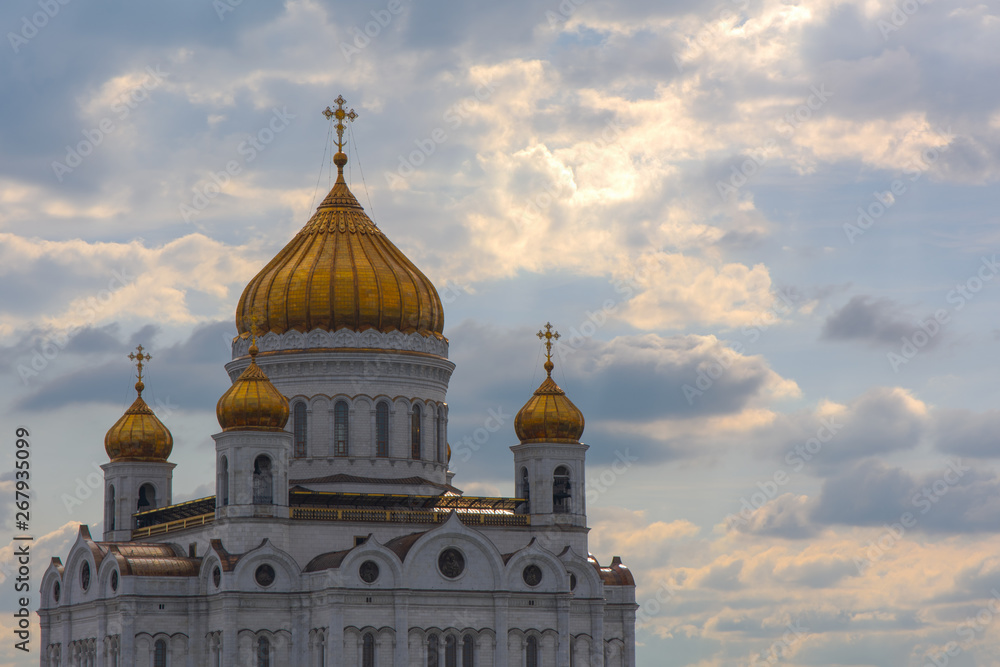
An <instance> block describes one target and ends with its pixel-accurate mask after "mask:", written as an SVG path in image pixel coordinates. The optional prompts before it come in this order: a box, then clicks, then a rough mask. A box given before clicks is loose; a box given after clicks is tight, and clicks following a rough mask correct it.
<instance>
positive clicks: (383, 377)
mask: <svg viewBox="0 0 1000 667" xmlns="http://www.w3.org/2000/svg"><path fill="white" fill-rule="evenodd" d="M337 101H338V104H339V106H338V108H337V109H336V110H330V109H328V110H327V113H328V116H329V115H332V116H334V117H335V118H336V119H337V123H336V127H337V130H338V152H337V154H336V155H335V156H334V162H335V164H336V165H337V168H338V177H337V182H336V184H335V185H334V186H333V189H332V190H331V191H330V193H329V194H328V195H327V197H326V199H324V200H323V202H322V203H321V204H320V205H319V208H318V209H317V210H316V213H315V214H314V215H313V216H312V218H311V219H310V220H309V222H308V223H307V224H306V226H305V227H303V228H302V230H301V231H300V232H299V233H298V234H297V235H296V236H295V238H293V239H292V240H291V242H289V243H288V245H287V246H285V248H284V249H283V250H282V251H281V252H280V253H278V255H277V256H276V257H275V258H274V259H272V260H271V262H270V263H268V264H267V266H265V267H264V268H263V269H262V270H261V271H260V273H258V274H257V276H256V277H255V278H254V279H253V280H252V281H251V282H250V284H249V285H247V287H246V289H245V290H244V291H243V295H242V297H241V298H240V301H239V305H238V307H237V311H236V325H237V329H238V331H239V336H238V337H237V338H235V339H234V341H233V355H232V361H230V362H229V363H228V364H227V365H226V370H227V371H228V372H229V375H230V377H231V378H232V380H233V384H232V386H231V387H230V388H229V389H228V390H227V391H226V393H225V394H224V395H223V396H222V397H221V398H220V399H219V402H218V405H217V407H216V412H217V415H218V418H219V424H220V425H221V427H222V431H221V432H220V433H218V434H216V435H215V436H213V437H214V439H215V445H216V454H215V468H216V494H215V495H214V496H211V497H208V498H202V499H199V500H192V501H189V502H185V503H179V504H172V497H171V493H172V491H171V482H172V472H173V468H174V464H173V463H170V462H169V460H168V457H169V454H170V451H171V449H172V446H173V437H172V436H171V434H170V431H168V430H167V428H166V427H165V426H164V425H163V424H162V423H161V422H160V421H159V420H158V419H157V418H156V416H155V415H154V414H153V412H152V410H150V408H149V407H148V406H147V405H146V403H145V402H144V401H143V399H142V390H143V388H144V385H143V383H142V364H143V362H144V361H146V360H148V359H149V357H148V356H146V355H145V354H144V353H143V350H142V349H141V347H140V348H139V349H138V355H131V356H132V358H133V359H137V360H138V370H139V382H138V383H137V384H136V390H137V392H138V396H137V398H136V400H135V402H134V403H133V404H132V406H131V407H130V408H129V409H128V410H127V411H126V413H125V414H124V415H123V416H122V418H121V419H119V420H118V422H117V423H115V425H114V426H112V428H111V430H109V431H108V433H107V436H106V437H105V449H106V450H107V453H108V456H109V457H110V461H109V462H108V463H106V464H105V465H104V466H102V467H103V469H104V472H105V475H104V478H105V513H104V534H103V539H101V540H96V539H94V537H93V536H92V535H91V533H90V531H89V529H88V527H87V526H81V527H80V533H79V536H78V537H77V539H76V542H75V543H74V545H73V547H72V548H71V549H70V552H69V555H68V556H67V558H66V561H65V563H63V562H62V561H60V559H58V558H53V559H52V563H51V565H50V566H49V568H48V569H47V570H46V572H45V575H44V576H43V579H42V582H41V606H40V609H39V611H38V614H39V616H40V621H41V646H42V657H41V664H42V665H44V666H51V667H56V666H59V667H63V666H65V667H94V666H97V667H124V666H129V667H131V666H132V665H135V666H141V667H180V666H182V665H183V666H186V667H194V666H196V665H206V666H212V667H223V666H225V667H230V666H233V665H239V666H241V667H242V666H247V667H284V666H286V665H294V666H308V667H328V666H329V667H376V666H379V667H389V666H404V665H406V666H410V667H417V666H419V667H425V666H426V667H473V666H474V667H493V666H496V667H570V666H572V667H598V666H600V667H605V666H606V667H634V665H635V613H636V609H637V605H636V604H635V581H634V579H633V577H632V574H631V573H630V572H629V570H628V569H627V568H626V567H625V566H624V565H623V564H622V562H621V560H620V559H619V558H617V557H616V558H615V559H614V560H613V561H612V562H611V564H610V565H609V566H601V565H600V564H599V563H598V562H597V560H596V559H595V558H594V557H593V556H591V555H589V552H588V548H587V533H588V531H589V528H588V527H587V513H586V507H585V502H584V501H585V486H584V480H585V468H584V465H585V454H586V451H587V448H588V447H587V445H584V444H582V443H581V442H580V436H581V435H582V434H583V426H584V419H583V415H582V414H581V413H580V411H579V410H578V409H577V408H576V406H574V405H573V403H572V402H570V400H569V399H568V398H567V397H566V395H565V394H564V393H563V391H562V390H561V389H560V388H559V387H558V386H557V385H556V383H555V382H554V381H553V380H552V378H551V371H552V362H551V357H550V358H549V360H548V361H547V362H546V370H547V371H548V377H547V378H546V379H545V381H544V382H543V383H542V384H541V386H540V387H539V388H538V390H537V391H536V392H535V393H534V395H533V396H531V398H530V399H529V400H528V402H527V403H526V404H525V406H524V407H523V408H522V409H521V411H520V412H519V413H518V415H517V418H516V420H515V431H516V433H517V436H518V439H519V441H520V443H519V444H516V445H514V446H512V447H511V451H512V452H513V454H514V460H513V463H514V465H513V474H514V482H515V488H516V489H517V491H516V493H517V496H518V497H517V498H483V497H469V496H464V495H462V492H461V491H460V490H459V489H457V488H456V487H454V486H453V485H452V477H453V475H454V474H453V473H452V472H450V471H449V469H448V460H449V459H450V455H451V452H450V448H449V447H448V445H447V425H448V404H447V403H446V394H447V390H448V381H449V379H450V377H451V373H452V371H453V370H454V368H455V365H454V364H453V363H451V362H450V361H448V340H447V339H446V338H445V337H444V336H443V335H442V333H443V328H444V312H443V309H442V306H441V300H440V298H439V296H438V293H437V291H436V290H435V288H434V286H433V285H432V284H431V282H430V281H429V280H428V279H427V278H426V277H425V276H424V274H423V273H421V272H420V270H419V269H417V268H416V266H414V265H413V264H412V263H411V262H410V261H409V260H408V259H407V258H406V257H405V256H404V255H403V253H402V252H400V251H399V249H398V248H396V246H395V245H393V244H392V243H391V242H390V241H389V240H388V239H387V238H386V237H385V236H384V235H383V234H382V232H381V231H379V229H378V228H377V227H376V226H375V224H374V223H373V222H372V221H371V220H370V219H369V217H368V216H367V215H366V214H365V212H364V210H363V209H362V208H361V206H360V205H359V204H358V202H357V200H356V199H355V197H354V195H352V194H351V192H350V190H349V189H348V187H347V184H346V183H345V181H344V177H343V168H344V165H345V164H346V163H347V156H346V155H345V154H344V153H343V144H342V136H343V129H344V120H345V119H348V120H352V119H353V111H352V112H347V113H345V111H344V109H343V98H338V100H337ZM547 329H548V328H547ZM546 336H547V342H548V343H551V340H552V334H551V332H550V331H549V330H547V331H546V332H545V334H543V337H546Z"/></svg>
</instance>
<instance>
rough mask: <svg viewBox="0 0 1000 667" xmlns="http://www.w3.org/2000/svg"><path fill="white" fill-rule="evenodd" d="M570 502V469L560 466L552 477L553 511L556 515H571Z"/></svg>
mask: <svg viewBox="0 0 1000 667" xmlns="http://www.w3.org/2000/svg"><path fill="white" fill-rule="evenodd" d="M569 501H570V484H569V468H567V467H566V466H559V467H558V468H556V471H555V473H554V474H553V476H552V511H553V512H554V513H556V514H569Z"/></svg>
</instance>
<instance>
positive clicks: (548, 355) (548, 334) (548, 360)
mask: <svg viewBox="0 0 1000 667" xmlns="http://www.w3.org/2000/svg"><path fill="white" fill-rule="evenodd" d="M536 335H537V336H538V339H539V340H544V341H545V372H547V373H548V374H549V377H552V369H553V368H555V364H553V363H552V341H554V340H559V332H558V331H552V324H551V323H549V322H546V323H545V331H544V332H543V331H541V330H539V331H538V333H537V334H536Z"/></svg>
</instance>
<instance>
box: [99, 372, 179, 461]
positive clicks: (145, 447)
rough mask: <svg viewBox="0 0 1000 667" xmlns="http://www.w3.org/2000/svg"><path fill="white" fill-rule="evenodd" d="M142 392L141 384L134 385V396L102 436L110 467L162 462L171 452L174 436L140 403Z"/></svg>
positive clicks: (142, 402)
mask: <svg viewBox="0 0 1000 667" xmlns="http://www.w3.org/2000/svg"><path fill="white" fill-rule="evenodd" d="M145 388H146V385H144V384H143V383H142V380H139V381H138V382H136V383H135V391H136V393H137V394H138V396H136V399H135V401H134V402H133V403H132V405H131V407H129V409H128V410H126V411H125V414H123V415H122V416H121V418H120V419H119V420H118V421H116V422H115V425H114V426H112V427H111V428H110V429H109V430H108V433H107V435H105V436H104V450H105V451H106V452H107V453H108V456H109V457H111V461H112V462H113V463H117V462H118V461H166V460H167V457H168V456H170V451H171V450H172V449H173V448H174V436H172V435H170V431H169V430H167V427H166V426H164V425H163V422H161V421H160V420H159V419H157V418H156V415H154V414H153V411H152V410H151V409H150V407H149V406H148V405H146V401H144V400H142V390H143V389H145Z"/></svg>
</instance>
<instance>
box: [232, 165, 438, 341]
mask: <svg viewBox="0 0 1000 667" xmlns="http://www.w3.org/2000/svg"><path fill="white" fill-rule="evenodd" d="M334 162H335V163H336V165H337V171H338V174H337V182H336V184H335V185H334V186H333V189H332V190H330V193H329V194H328V195H327V196H326V199H324V200H323V203H321V204H320V205H319V208H317V209H316V212H315V213H314V214H313V216H312V218H310V220H309V222H308V223H307V224H306V226H305V227H303V228H302V230H301V231H299V233H298V234H297V235H296V236H295V238H293V239H292V240H291V241H290V242H289V243H288V245H286V246H285V247H284V248H283V249H282V250H281V252H279V253H278V255H277V256H276V257H275V258H274V259H272V260H271V261H270V263H268V265H267V266H265V267H264V268H263V269H262V270H261V272H260V273H258V274H257V275H256V276H255V277H254V279H253V280H251V281H250V284H248V285H247V286H246V289H244V290H243V295H242V296H241V297H240V302H239V305H238V306H237V308H236V328H237V329H238V330H239V332H240V334H241V335H242V334H245V333H247V332H249V330H250V317H251V313H256V314H257V316H258V317H259V318H260V329H259V333H267V332H269V331H273V332H275V333H278V334H282V333H285V332H288V331H291V330H295V331H299V332H301V333H306V332H309V331H312V330H313V329H316V328H320V329H325V330H327V331H337V330H339V329H343V328H347V329H351V330H353V331H359V332H360V331H365V330H367V329H375V330H376V331H381V332H384V333H388V332H391V331H401V332H403V333H413V332H417V333H420V334H422V335H424V336H434V337H436V338H442V337H443V336H442V332H443V331H444V309H443V308H442V306H441V299H440V297H439V296H438V293H437V290H436V289H434V285H433V284H431V281H430V280H428V279H427V276H425V275H424V274H423V273H421V272H420V269H418V268H417V267H416V266H414V265H413V263H412V262H410V260H409V259H407V258H406V256H405V255H404V254H403V253H402V252H400V250H399V248H397V247H396V246H395V245H393V244H392V241H390V240H389V239H387V238H386V237H385V235H383V234H382V232H381V231H379V229H378V227H376V226H375V223H374V222H372V221H371V219H370V218H369V217H368V216H367V215H366V214H365V211H364V209H363V208H361V205H360V204H358V200H357V199H355V198H354V195H353V194H351V191H350V190H349V189H348V188H347V183H346V182H345V181H344V165H345V164H347V156H346V155H345V154H344V153H342V152H338V153H337V154H336V155H335V156H334Z"/></svg>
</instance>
